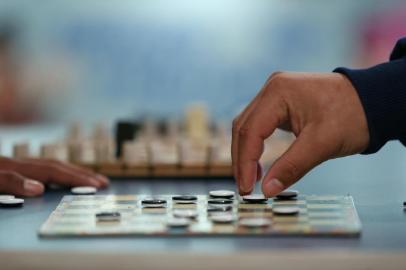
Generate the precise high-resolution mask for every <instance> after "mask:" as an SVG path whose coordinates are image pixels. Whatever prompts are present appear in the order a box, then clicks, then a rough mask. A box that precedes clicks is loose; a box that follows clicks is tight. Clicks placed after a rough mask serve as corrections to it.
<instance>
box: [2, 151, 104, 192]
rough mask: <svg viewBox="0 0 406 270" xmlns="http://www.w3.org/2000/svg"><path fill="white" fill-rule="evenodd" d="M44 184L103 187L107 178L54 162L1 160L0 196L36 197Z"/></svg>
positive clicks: (73, 166) (86, 170)
mask: <svg viewBox="0 0 406 270" xmlns="http://www.w3.org/2000/svg"><path fill="white" fill-rule="evenodd" d="M45 183H56V184H60V185H65V186H93V187H97V188H102V187H106V186H107V185H108V184H109V181H108V179H107V178H106V177H104V176H102V175H99V174H96V173H94V172H92V171H90V170H88V169H84V168H80V167H78V166H75V165H71V164H68V163H63V162H60V161H55V160H45V159H24V160H16V159H10V158H4V157H1V158H0V193H7V194H13V195H19V196H38V195H41V194H42V193H43V192H44V184H45Z"/></svg>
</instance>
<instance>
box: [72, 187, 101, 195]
mask: <svg viewBox="0 0 406 270" xmlns="http://www.w3.org/2000/svg"><path fill="white" fill-rule="evenodd" d="M70 191H71V192H72V193H73V194H76V195H93V194H95V193H96V192H97V188H95V187H91V186H81V187H73V188H72V189H71V190H70Z"/></svg>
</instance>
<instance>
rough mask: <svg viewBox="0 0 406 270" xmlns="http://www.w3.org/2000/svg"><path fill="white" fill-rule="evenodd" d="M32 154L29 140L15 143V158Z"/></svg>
mask: <svg viewBox="0 0 406 270" xmlns="http://www.w3.org/2000/svg"><path fill="white" fill-rule="evenodd" d="M29 156H30V146H29V144H28V143H27V142H21V143H16V144H14V145H13V157H14V158H28V157H29Z"/></svg>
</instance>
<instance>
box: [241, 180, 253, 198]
mask: <svg viewBox="0 0 406 270" xmlns="http://www.w3.org/2000/svg"><path fill="white" fill-rule="evenodd" d="M240 183H241V185H240V193H241V194H244V195H246V194H250V193H251V191H252V186H251V185H249V183H246V182H240Z"/></svg>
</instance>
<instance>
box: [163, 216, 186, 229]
mask: <svg viewBox="0 0 406 270" xmlns="http://www.w3.org/2000/svg"><path fill="white" fill-rule="evenodd" d="M190 223H191V220H190V219H188V218H176V217H170V218H168V219H167V220H166V225H167V226H168V227H174V228H180V227H188V226H189V225H190Z"/></svg>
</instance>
